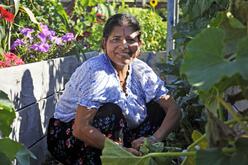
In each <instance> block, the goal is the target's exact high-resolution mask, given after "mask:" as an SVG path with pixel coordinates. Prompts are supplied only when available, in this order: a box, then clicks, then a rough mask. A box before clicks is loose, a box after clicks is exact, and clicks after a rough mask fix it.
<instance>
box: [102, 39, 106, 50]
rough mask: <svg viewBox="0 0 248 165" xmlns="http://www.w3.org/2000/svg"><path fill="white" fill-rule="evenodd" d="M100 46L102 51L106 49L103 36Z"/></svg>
mask: <svg viewBox="0 0 248 165" xmlns="http://www.w3.org/2000/svg"><path fill="white" fill-rule="evenodd" d="M101 47H102V50H103V51H105V50H106V39H105V38H103V39H102V42H101Z"/></svg>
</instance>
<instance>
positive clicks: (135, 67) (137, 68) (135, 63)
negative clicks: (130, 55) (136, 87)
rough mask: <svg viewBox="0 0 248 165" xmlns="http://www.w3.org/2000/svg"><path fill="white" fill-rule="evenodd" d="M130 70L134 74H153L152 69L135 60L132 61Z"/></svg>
mask: <svg viewBox="0 0 248 165" xmlns="http://www.w3.org/2000/svg"><path fill="white" fill-rule="evenodd" d="M132 68H133V70H134V71H135V72H138V73H142V72H153V70H152V68H151V67H150V66H149V65H148V64H147V63H145V62H144V61H142V60H140V59H138V58H136V59H134V61H133V64H132Z"/></svg>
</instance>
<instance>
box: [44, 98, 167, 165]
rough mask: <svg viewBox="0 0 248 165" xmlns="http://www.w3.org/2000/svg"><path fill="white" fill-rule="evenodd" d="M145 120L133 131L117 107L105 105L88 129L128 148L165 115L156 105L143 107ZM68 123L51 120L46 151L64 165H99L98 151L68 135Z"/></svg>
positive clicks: (157, 126) (99, 153) (69, 129)
mask: <svg viewBox="0 0 248 165" xmlns="http://www.w3.org/2000/svg"><path fill="white" fill-rule="evenodd" d="M147 114H148V115H147V118H146V119H145V120H144V122H143V123H141V125H140V126H139V127H137V128H135V129H129V128H128V127H127V123H126V120H125V118H124V116H123V115H122V112H121V108H120V107H119V106H118V105H116V104H113V103H106V104H104V105H103V106H102V107H100V108H99V110H98V111H97V113H96V115H95V117H94V119H93V123H92V126H93V127H95V128H97V129H98V130H99V131H101V132H102V133H103V134H105V136H106V137H108V138H110V139H112V140H113V141H116V142H119V141H120V140H121V141H122V142H123V145H124V147H131V142H132V141H133V140H135V139H137V138H139V137H142V136H143V137H146V136H149V135H152V134H153V133H154V132H155V131H156V130H157V129H158V128H159V127H160V125H161V123H162V121H163V119H164V116H165V113H164V111H163V109H162V108H161V107H160V106H159V104H158V103H156V102H154V101H152V102H150V103H149V104H147ZM73 122H74V120H72V121H70V122H67V123H65V122H62V121H60V120H59V119H55V118H51V119H50V121H49V125H48V131H47V144H48V150H49V151H50V153H51V154H52V155H53V157H54V158H55V159H56V160H58V161H60V162H61V163H63V164H64V165H82V164H83V165H101V159H100V156H101V150H99V149H97V148H94V147H91V146H88V145H85V144H84V142H83V141H81V140H79V139H77V138H75V137H74V136H73V135H72V125H73Z"/></svg>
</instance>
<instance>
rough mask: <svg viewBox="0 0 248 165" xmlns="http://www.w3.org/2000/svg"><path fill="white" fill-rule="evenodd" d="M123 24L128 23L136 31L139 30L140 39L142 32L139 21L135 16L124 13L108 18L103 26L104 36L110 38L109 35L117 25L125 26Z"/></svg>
mask: <svg viewBox="0 0 248 165" xmlns="http://www.w3.org/2000/svg"><path fill="white" fill-rule="evenodd" d="M123 25H127V26H129V27H131V28H133V30H134V31H139V35H138V36H137V37H138V39H139V40H140V35H141V34H140V25H139V22H138V21H137V19H136V18H135V17H134V16H132V15H130V14H124V13H120V14H115V15H113V16H111V17H110V18H109V19H108V20H107V22H106V24H105V26H104V28H103V38H105V39H106V38H108V36H109V35H110V34H111V32H112V31H113V29H114V27H115V26H123Z"/></svg>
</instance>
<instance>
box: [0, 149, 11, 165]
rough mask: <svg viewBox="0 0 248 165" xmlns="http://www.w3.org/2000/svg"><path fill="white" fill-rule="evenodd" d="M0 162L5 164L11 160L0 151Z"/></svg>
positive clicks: (8, 163) (7, 164)
mask: <svg viewBox="0 0 248 165" xmlns="http://www.w3.org/2000/svg"><path fill="white" fill-rule="evenodd" d="M0 164H5V165H10V164H11V161H10V160H9V159H8V157H7V156H6V155H5V154H4V153H2V152H0Z"/></svg>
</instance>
